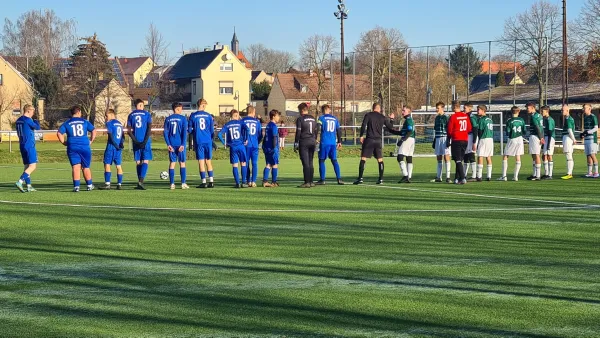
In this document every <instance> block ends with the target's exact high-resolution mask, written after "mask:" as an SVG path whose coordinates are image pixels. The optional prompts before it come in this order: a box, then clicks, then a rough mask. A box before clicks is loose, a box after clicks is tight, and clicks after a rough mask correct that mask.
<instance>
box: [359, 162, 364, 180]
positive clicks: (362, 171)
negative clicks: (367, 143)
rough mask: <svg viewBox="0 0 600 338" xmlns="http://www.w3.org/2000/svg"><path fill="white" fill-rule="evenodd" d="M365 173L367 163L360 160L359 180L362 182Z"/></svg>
mask: <svg viewBox="0 0 600 338" xmlns="http://www.w3.org/2000/svg"><path fill="white" fill-rule="evenodd" d="M364 172H365V161H364V160H360V164H359V165H358V179H359V180H362V178H363V174H364Z"/></svg>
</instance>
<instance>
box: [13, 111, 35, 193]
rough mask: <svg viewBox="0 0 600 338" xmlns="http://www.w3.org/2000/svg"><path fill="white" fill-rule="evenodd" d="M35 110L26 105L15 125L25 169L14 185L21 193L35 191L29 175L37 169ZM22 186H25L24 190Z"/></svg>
mask: <svg viewBox="0 0 600 338" xmlns="http://www.w3.org/2000/svg"><path fill="white" fill-rule="evenodd" d="M34 112H35V109H34V108H33V106H32V105H30V104H26V105H25V107H23V115H22V116H21V117H19V118H18V119H17V122H16V123H15V125H16V127H17V135H18V136H19V150H20V151H21V157H22V158H23V165H24V166H25V169H24V170H23V174H22V175H21V177H20V178H19V180H18V181H17V183H15V185H16V186H17V188H18V189H19V191H21V192H34V191H36V190H35V189H34V188H33V187H32V186H31V178H30V176H31V174H32V173H33V171H34V170H35V169H36V168H37V161H38V159H37V151H36V150H35V132H34V130H40V129H41V128H40V123H39V122H38V121H35V120H33V119H32V117H33V114H34ZM23 184H26V185H27V187H26V188H25V187H24V186H23Z"/></svg>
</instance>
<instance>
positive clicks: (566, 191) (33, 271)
mask: <svg viewBox="0 0 600 338" xmlns="http://www.w3.org/2000/svg"><path fill="white" fill-rule="evenodd" d="M494 160H495V163H494V164H495V168H494V169H495V170H494V178H497V177H498V176H499V175H498V174H499V170H500V158H495V159H494ZM575 160H576V170H577V174H578V175H580V174H582V173H585V171H586V169H587V168H586V167H585V164H584V160H585V159H584V158H583V157H582V156H577V157H576V159H575ZM260 163H261V164H262V163H263V162H262V160H261V162H260ZM340 163H341V166H342V172H343V174H344V177H345V180H346V182H347V183H351V181H352V180H353V179H354V178H355V175H356V171H357V165H358V159H357V158H344V159H342V160H341V161H340ZM530 163H531V162H530V159H528V158H527V157H524V160H523V169H522V174H521V179H522V180H521V181H520V182H496V181H494V182H483V183H470V184H467V185H465V186H455V185H449V184H433V183H429V180H430V179H431V178H433V177H434V173H435V160H434V159H431V158H416V159H415V169H414V172H415V176H414V179H413V181H414V183H413V184H411V185H399V184H396V181H398V180H399V178H400V177H399V173H398V172H399V169H398V165H397V162H396V161H395V159H392V158H386V179H385V185H384V186H375V184H374V182H375V180H376V177H375V174H376V164H375V162H374V160H372V161H369V162H368V164H367V177H366V180H365V183H366V184H365V185H363V186H353V185H346V186H337V185H335V184H334V180H333V179H332V175H333V170H332V168H331V165H330V164H329V163H328V167H327V168H328V177H329V181H328V183H329V184H328V185H326V186H324V187H316V188H313V189H299V188H296V186H297V185H298V184H299V183H300V178H301V168H300V163H299V160H295V159H286V160H283V161H282V164H281V169H280V175H281V180H280V181H281V185H282V186H281V187H280V188H277V189H265V188H256V189H244V190H235V189H233V188H232V185H233V180H232V178H231V168H230V166H229V164H228V163H227V162H226V161H216V162H215V172H216V176H217V177H216V183H217V187H216V188H215V189H214V190H199V189H195V188H194V186H195V185H197V184H198V183H199V177H198V173H197V166H196V164H195V163H194V162H189V163H188V165H189V181H190V184H191V185H192V189H190V190H187V191H182V190H180V189H178V190H176V191H170V190H169V189H168V182H167V181H161V180H160V179H159V172H160V171H163V170H166V169H167V163H165V162H153V163H151V164H150V171H149V178H148V183H147V186H148V188H149V190H148V191H136V190H133V186H134V181H135V179H134V174H133V173H135V166H134V165H132V164H131V163H130V162H128V163H126V165H125V171H126V174H125V182H126V184H125V188H126V189H125V190H123V191H114V190H113V191H92V192H85V191H82V192H80V193H78V194H75V193H72V192H70V191H71V179H70V167H69V166H68V164H66V163H54V164H48V163H41V164H40V166H39V167H40V168H39V170H38V171H36V172H35V173H34V174H33V176H32V180H33V184H34V186H35V187H36V188H37V189H38V190H39V191H38V192H36V193H27V194H22V193H20V192H19V191H18V190H17V189H16V188H14V186H13V184H14V181H16V179H18V177H19V175H20V173H21V170H22V167H21V166H20V165H17V164H10V163H8V164H0V191H1V193H0V336H39V337H65V336H78V337H93V336H125V337H163V336H176V337H191V336H207V337H214V336H220V337H230V336H234V337H249V336H252V337H253V336H285V337H296V336H322V337H330V336H344V337H347V336H350V337H397V336H404V337H413V336H414V337H429V336H434V337H440V336H441V337H455V336H461V337H496V336H512V337H547V336H552V337H597V336H598V335H599V332H600V320H599V318H600V278H599V276H600V244H599V243H600V231H599V229H600V228H599V225H598V217H599V216H600V201H598V197H600V194H598V191H599V189H598V188H599V185H600V180H590V179H583V178H579V176H578V177H577V178H576V179H574V180H571V181H562V180H560V179H557V178H558V177H559V176H561V175H562V173H563V171H564V168H565V161H564V158H563V156H562V154H558V155H557V156H556V166H555V179H554V180H553V181H542V182H528V181H526V180H525V177H526V176H528V175H529V174H530V172H531V165H530ZM93 169H94V181H95V184H96V186H99V185H101V184H102V181H103V179H102V168H101V165H100V163H95V164H94V166H93ZM512 169H513V160H512V159H511V162H510V166H509V176H511V175H512ZM176 171H177V173H178V170H176ZM317 171H318V170H317ZM484 171H485V169H484ZM259 172H260V174H259V177H261V176H262V165H261V168H260V170H259ZM115 176H116V175H113V183H114V181H115V179H116V177H115ZM259 181H260V179H259ZM177 183H178V187H179V178H177Z"/></svg>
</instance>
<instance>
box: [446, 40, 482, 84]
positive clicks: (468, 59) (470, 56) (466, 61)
mask: <svg viewBox="0 0 600 338" xmlns="http://www.w3.org/2000/svg"><path fill="white" fill-rule="evenodd" d="M450 66H451V67H452V70H453V71H454V72H455V73H457V74H459V75H461V76H462V77H463V78H464V79H465V80H467V81H468V82H470V81H471V79H472V78H473V77H475V76H477V75H479V74H480V73H481V57H480V55H479V53H477V52H476V51H475V50H474V49H473V47H471V46H468V47H465V46H463V45H459V46H458V47H456V48H454V50H452V52H451V53H450ZM467 77H469V78H467Z"/></svg>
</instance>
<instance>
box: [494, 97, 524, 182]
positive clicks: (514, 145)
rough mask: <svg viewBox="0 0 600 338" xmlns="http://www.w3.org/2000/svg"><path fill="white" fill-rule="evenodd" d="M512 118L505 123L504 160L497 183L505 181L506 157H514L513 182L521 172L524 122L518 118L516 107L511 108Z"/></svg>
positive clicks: (517, 108)
mask: <svg viewBox="0 0 600 338" xmlns="http://www.w3.org/2000/svg"><path fill="white" fill-rule="evenodd" d="M511 113H512V117H511V118H510V119H509V120H508V121H506V137H507V138H508V141H507V142H506V146H505V147H504V158H503V159H502V177H500V178H499V179H498V181H506V180H507V179H506V172H507V170H508V157H509V156H514V157H515V159H516V162H515V173H514V176H513V181H518V180H519V171H520V170H521V155H523V154H524V153H525V151H524V149H523V148H524V147H523V135H524V133H525V120H523V119H522V118H520V117H519V114H520V113H521V109H519V107H517V106H513V107H512V108H511Z"/></svg>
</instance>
